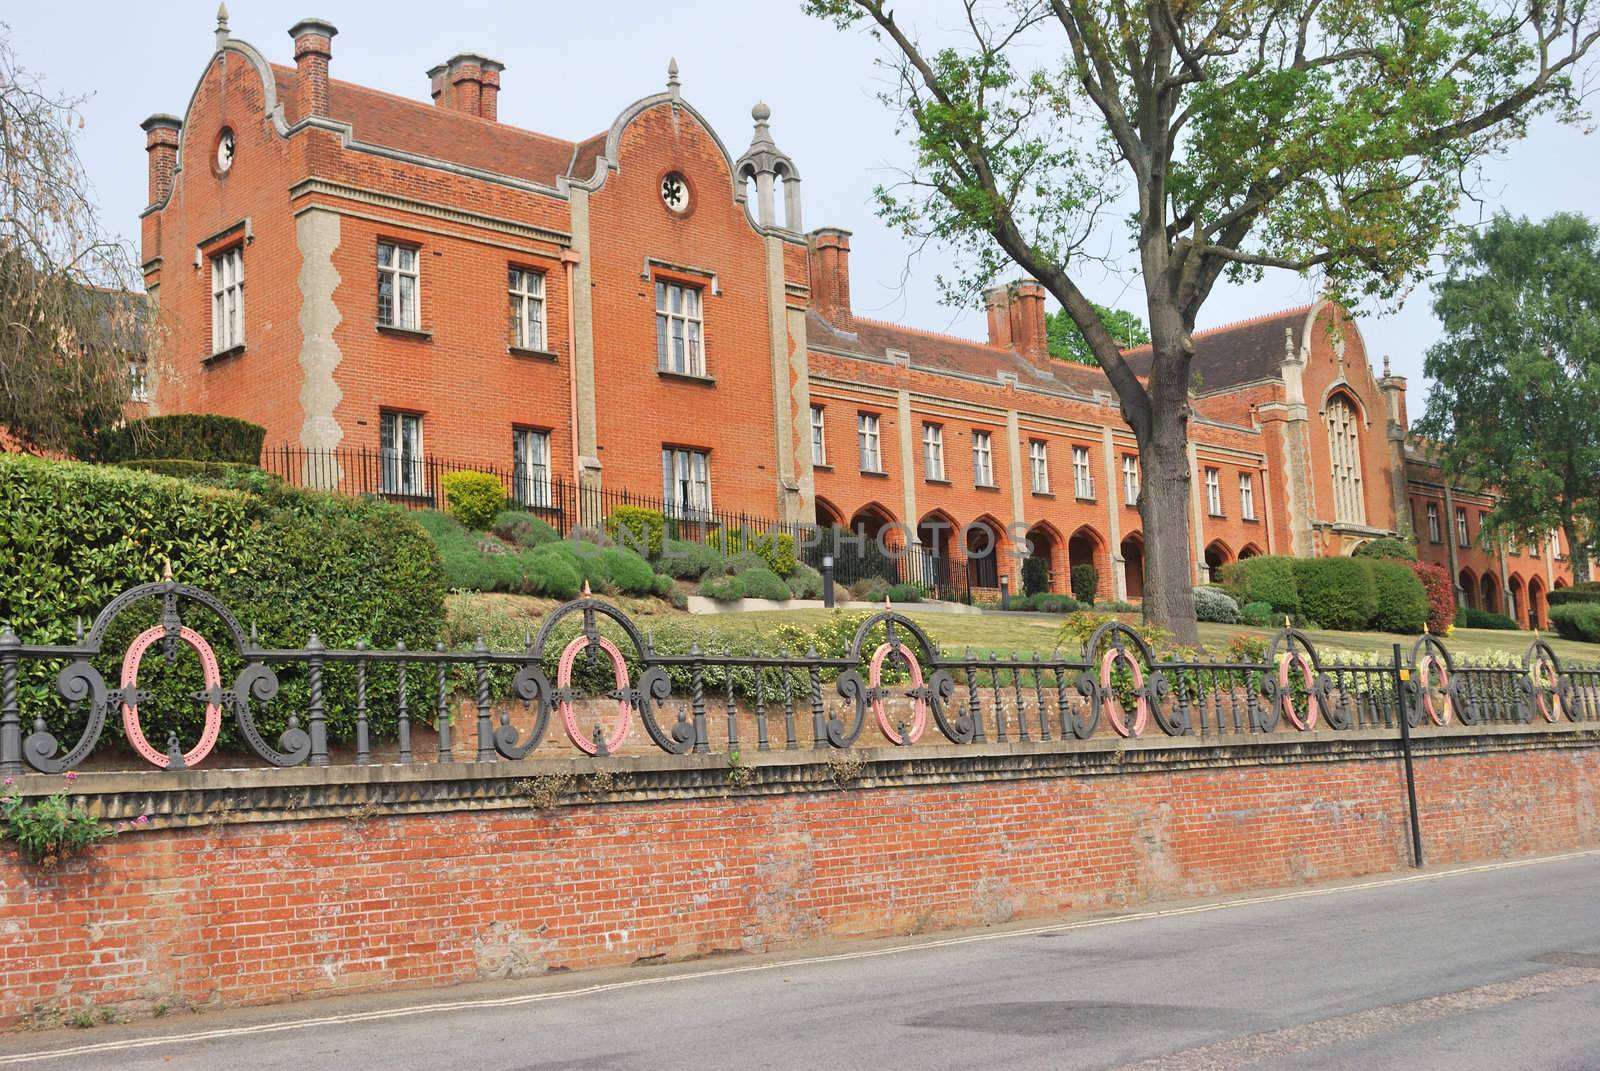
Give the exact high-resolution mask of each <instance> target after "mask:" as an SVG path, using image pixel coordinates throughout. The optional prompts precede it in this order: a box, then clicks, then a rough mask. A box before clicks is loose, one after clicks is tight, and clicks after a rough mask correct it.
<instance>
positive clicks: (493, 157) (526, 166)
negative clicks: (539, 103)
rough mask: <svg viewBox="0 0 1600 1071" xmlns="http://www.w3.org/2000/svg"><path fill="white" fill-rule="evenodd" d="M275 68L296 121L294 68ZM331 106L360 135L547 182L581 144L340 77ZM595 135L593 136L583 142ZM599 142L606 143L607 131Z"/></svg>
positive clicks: (332, 87) (590, 163)
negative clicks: (341, 80)
mask: <svg viewBox="0 0 1600 1071" xmlns="http://www.w3.org/2000/svg"><path fill="white" fill-rule="evenodd" d="M272 74H273V79H274V81H275V82H276V83H277V89H278V99H279V100H281V101H282V102H283V107H284V116H285V118H286V119H287V120H288V121H289V122H291V123H293V122H295V121H296V120H297V119H298V118H299V116H298V114H296V107H295V100H296V97H295V70H294V68H293V67H285V66H282V65H280V64H273V65H272ZM329 112H330V118H333V119H335V120H337V121H339V122H342V123H349V124H350V127H351V129H352V131H353V136H354V137H355V138H356V140H358V141H364V142H367V143H368V144H371V145H381V146H383V147H384V148H387V149H398V150H400V151H402V152H409V153H415V154H417V155H418V156H427V157H432V158H433V159H435V160H443V161H445V162H446V163H452V164H459V165H461V166H463V167H471V168H476V169H478V170H480V171H489V172H493V173H494V174H497V175H506V176H508V177H510V178H518V179H523V180H525V181H528V182H537V183H540V184H542V185H546V186H553V185H555V181H556V179H557V178H558V177H559V176H562V175H566V174H567V173H568V172H567V169H568V168H569V167H570V166H571V165H572V163H573V150H574V149H575V148H577V146H576V145H575V144H574V143H573V142H571V141H567V140H566V139H565V138H556V137H551V136H550V135H548V134H536V133H534V132H533V131H531V130H523V129H521V128H519V127H514V126H508V125H507V124H505V123H498V122H494V121H493V120H489V119H480V118H478V117H477V116H475V115H466V114H464V113H462V112H458V111H455V110H453V109H450V108H441V107H439V106H438V105H437V104H434V103H432V102H430V101H420V100H412V99H410V98H409V97H398V96H395V95H394V94H392V93H384V92H382V91H380V90H376V89H369V88H367V87H366V86H358V85H353V84H351V83H350V82H340V81H338V80H333V81H331V82H330V83H329ZM595 141H596V139H595V138H590V139H589V141H587V142H585V143H584V144H586V145H590V144H593V143H594V142H595ZM599 143H600V145H601V146H602V147H603V146H604V144H605V138H604V135H601V136H600V137H599ZM593 170H594V158H593V154H592V153H591V154H590V155H589V158H588V160H587V161H580V163H579V166H578V172H579V173H580V174H581V175H582V177H584V178H587V177H588V175H589V173H590V172H592V171H593Z"/></svg>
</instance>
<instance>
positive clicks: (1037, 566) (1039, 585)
mask: <svg viewBox="0 0 1600 1071" xmlns="http://www.w3.org/2000/svg"><path fill="white" fill-rule="evenodd" d="M1049 590H1050V559H1049V558H1046V557H1043V556H1042V555H1039V554H1030V555H1028V556H1027V557H1026V558H1024V559H1022V593H1023V594H1024V595H1038V594H1041V593H1043V592H1047V591H1049Z"/></svg>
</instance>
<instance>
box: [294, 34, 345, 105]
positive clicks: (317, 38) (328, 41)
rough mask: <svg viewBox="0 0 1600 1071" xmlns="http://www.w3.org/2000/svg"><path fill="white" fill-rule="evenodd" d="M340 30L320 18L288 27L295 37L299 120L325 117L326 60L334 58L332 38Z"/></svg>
mask: <svg viewBox="0 0 1600 1071" xmlns="http://www.w3.org/2000/svg"><path fill="white" fill-rule="evenodd" d="M338 32H339V31H338V30H337V29H335V28H334V25H333V23H331V22H327V21H325V20H323V19H301V20H300V21H299V22H297V23H295V24H294V25H293V26H291V27H289V36H290V37H292V38H294V68H295V85H296V93H297V94H298V98H299V99H298V104H299V113H300V114H299V117H300V118H301V119H304V118H305V117H306V116H308V115H328V114H329V113H330V111H331V107H330V104H329V89H328V61H329V60H331V59H332V58H333V38H334V35H335V34H337V33H338Z"/></svg>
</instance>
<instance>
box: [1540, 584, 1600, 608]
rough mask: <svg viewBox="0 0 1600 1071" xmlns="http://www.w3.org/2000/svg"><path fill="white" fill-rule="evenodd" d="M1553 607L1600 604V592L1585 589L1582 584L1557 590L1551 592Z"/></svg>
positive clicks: (1550, 600)
mask: <svg viewBox="0 0 1600 1071" xmlns="http://www.w3.org/2000/svg"><path fill="white" fill-rule="evenodd" d="M1549 602H1550V605H1551V606H1569V605H1572V604H1574V603H1600V591H1593V590H1589V589H1586V588H1584V587H1583V586H1582V585H1581V584H1580V585H1574V586H1573V587H1570V588H1556V589H1555V590H1554V591H1552V592H1550V595H1549Z"/></svg>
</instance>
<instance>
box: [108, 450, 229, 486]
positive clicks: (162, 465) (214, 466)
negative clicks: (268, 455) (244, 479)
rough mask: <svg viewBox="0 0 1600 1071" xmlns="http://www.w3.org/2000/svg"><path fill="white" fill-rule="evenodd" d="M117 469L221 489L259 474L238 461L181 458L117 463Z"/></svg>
mask: <svg viewBox="0 0 1600 1071" xmlns="http://www.w3.org/2000/svg"><path fill="white" fill-rule="evenodd" d="M117 465H118V467H120V468H125V469H135V470H137V471H139V472H153V473H155V474H156V475H157V476H172V477H175V478H177V479H180V480H190V481H192V482H195V483H209V484H215V485H217V486H222V487H231V486H235V485H236V484H237V483H238V482H239V477H241V476H243V475H244V474H246V473H250V472H259V471H261V470H260V469H258V468H256V466H254V465H245V464H242V463H240V462H238V461H190V460H188V459H187V458H181V457H153V458H145V459H142V460H134V461H119V462H117Z"/></svg>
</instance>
